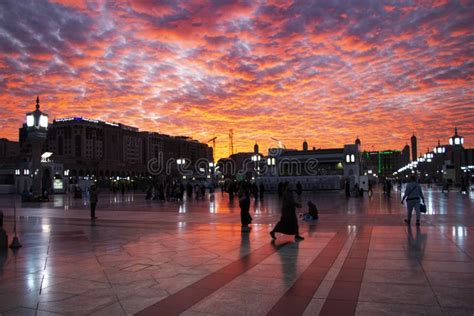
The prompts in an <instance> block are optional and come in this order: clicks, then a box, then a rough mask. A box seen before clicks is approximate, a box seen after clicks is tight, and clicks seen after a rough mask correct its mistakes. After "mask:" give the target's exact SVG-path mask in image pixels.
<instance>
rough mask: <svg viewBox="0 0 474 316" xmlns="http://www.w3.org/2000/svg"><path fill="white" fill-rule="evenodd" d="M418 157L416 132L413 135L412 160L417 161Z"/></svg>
mask: <svg viewBox="0 0 474 316" xmlns="http://www.w3.org/2000/svg"><path fill="white" fill-rule="evenodd" d="M417 159H418V152H417V147H416V136H415V133H413V136H412V137H411V161H416V160H417Z"/></svg>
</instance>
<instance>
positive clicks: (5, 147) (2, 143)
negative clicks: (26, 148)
mask: <svg viewBox="0 0 474 316" xmlns="http://www.w3.org/2000/svg"><path fill="white" fill-rule="evenodd" d="M19 153H20V144H19V143H18V142H14V141H11V140H8V139H6V138H0V161H6V160H11V159H15V158H17V156H18V154H19Z"/></svg>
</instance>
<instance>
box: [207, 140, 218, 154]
mask: <svg viewBox="0 0 474 316" xmlns="http://www.w3.org/2000/svg"><path fill="white" fill-rule="evenodd" d="M216 138H217V136H215V137H213V138H211V139H209V140H208V141H207V143H208V144H209V143H210V142H212V156H213V157H215V156H216Z"/></svg>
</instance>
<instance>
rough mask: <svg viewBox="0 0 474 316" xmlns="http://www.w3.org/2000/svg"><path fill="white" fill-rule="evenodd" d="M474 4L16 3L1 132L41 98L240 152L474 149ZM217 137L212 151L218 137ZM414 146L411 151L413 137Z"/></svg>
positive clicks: (0, 13) (0, 57) (0, 97)
mask: <svg viewBox="0 0 474 316" xmlns="http://www.w3.org/2000/svg"><path fill="white" fill-rule="evenodd" d="M472 21H474V1H472V0H471V1H455V2H454V1H452V2H451V1H441V0H437V1H423V2H417V1H397V2H394V1H365V0H361V1H352V2H348V3H344V4H342V3H341V2H339V1H331V0H328V1H279V0H274V1H266V2H265V1H230V0H229V1H224V0H211V1H196V0H195V1H153V0H133V1H125V0H119V1H105V0H99V1H87V0H50V1H46V0H25V1H16V0H3V1H0V104H1V106H0V126H1V132H0V137H6V138H9V139H12V140H17V139H18V128H19V127H20V126H21V124H22V123H23V122H24V115H25V113H26V112H29V111H31V110H32V109H34V104H35V99H36V96H37V95H39V96H40V100H41V109H42V110H44V111H45V112H47V113H48V114H49V115H50V119H51V120H52V119H54V118H62V117H70V116H84V117H87V118H93V119H100V120H106V121H116V122H120V123H123V124H127V125H132V126H136V127H138V128H139V129H140V130H149V131H157V132H160V133H164V134H170V135H186V136H191V137H193V138H194V139H197V140H199V141H201V142H207V141H208V140H210V139H211V138H213V137H214V136H217V137H218V138H217V153H216V157H217V158H221V157H225V156H227V155H228V144H229V141H228V131H229V129H231V128H232V129H233V130H234V148H235V150H234V151H235V152H238V151H251V150H253V145H254V144H255V142H258V143H259V145H260V148H261V150H265V149H266V148H267V147H273V146H276V145H278V144H277V143H276V142H275V141H273V140H272V139H271V137H273V138H276V139H279V140H281V141H282V142H283V143H284V144H285V145H286V147H288V148H296V149H301V147H302V142H303V140H304V139H306V140H307V142H308V143H309V147H310V148H312V147H313V146H314V147H316V148H320V147H321V148H328V147H340V146H342V145H343V144H347V143H353V142H354V140H355V138H356V137H357V136H359V138H360V139H361V141H362V145H363V148H364V149H365V150H372V149H374V150H383V149H397V150H401V149H402V148H403V146H404V145H405V144H409V142H410V137H411V135H412V133H413V132H415V134H416V135H417V138H418V152H420V153H424V152H426V149H427V147H428V146H429V147H430V149H432V147H433V146H435V145H436V143H437V140H438V139H440V140H441V142H442V143H445V144H446V143H447V142H448V138H449V137H451V136H452V135H453V133H454V127H455V126H457V127H458V129H459V133H460V134H461V135H462V136H464V137H465V146H466V147H474V84H473V79H474V55H473V51H472V47H474V32H473V27H472ZM209 145H211V144H209ZM409 145H410V144H409Z"/></svg>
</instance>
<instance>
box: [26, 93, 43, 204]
mask: <svg viewBox="0 0 474 316" xmlns="http://www.w3.org/2000/svg"><path fill="white" fill-rule="evenodd" d="M39 108H40V105H39V97H36V110H34V111H33V112H30V113H27V114H26V126H27V131H28V140H29V142H30V143H31V175H32V176H33V187H32V189H33V190H32V191H33V192H32V193H33V196H34V197H38V196H41V180H42V179H41V178H42V177H41V175H42V171H41V151H42V148H43V143H44V141H45V140H46V133H47V131H48V114H46V113H43V112H41V111H40V109H39Z"/></svg>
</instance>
